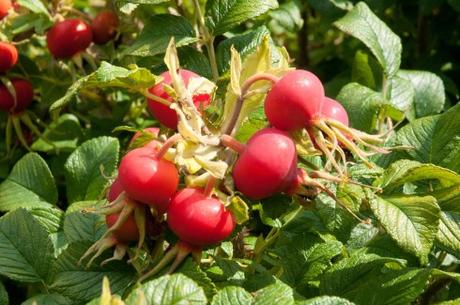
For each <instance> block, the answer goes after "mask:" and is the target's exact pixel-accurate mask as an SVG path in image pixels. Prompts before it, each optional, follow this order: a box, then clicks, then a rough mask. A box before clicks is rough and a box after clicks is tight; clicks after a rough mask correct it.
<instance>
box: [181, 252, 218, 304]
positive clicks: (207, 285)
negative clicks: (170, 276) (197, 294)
mask: <svg viewBox="0 0 460 305" xmlns="http://www.w3.org/2000/svg"><path fill="white" fill-rule="evenodd" d="M175 272H176V273H181V274H183V275H185V276H186V277H188V278H189V279H191V280H193V281H194V282H195V283H197V284H198V285H199V286H200V287H201V288H203V290H204V293H205V295H206V298H208V299H209V300H211V299H212V297H213V296H214V295H215V294H216V292H217V288H216V285H215V284H214V283H213V281H212V280H211V279H210V278H209V277H208V275H207V274H206V272H204V271H203V270H201V267H200V266H199V265H198V264H197V263H196V262H195V261H194V260H193V259H192V258H191V257H188V258H187V259H186V260H185V262H183V263H182V265H181V266H180V268H178V269H177V270H176V271H175Z"/></svg>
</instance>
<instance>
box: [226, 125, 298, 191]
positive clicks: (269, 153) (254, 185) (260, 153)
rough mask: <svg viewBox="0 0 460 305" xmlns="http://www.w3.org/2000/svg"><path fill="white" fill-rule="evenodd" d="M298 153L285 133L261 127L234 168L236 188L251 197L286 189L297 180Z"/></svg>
mask: <svg viewBox="0 0 460 305" xmlns="http://www.w3.org/2000/svg"><path fill="white" fill-rule="evenodd" d="M296 173H297V152H296V147H295V143H294V141H293V140H292V139H291V138H290V137H289V135H288V133H286V132H284V131H281V130H278V129H276V128H264V129H262V130H259V131H258V132H257V133H255V134H254V135H253V136H252V137H251V138H250V139H249V141H248V143H247V144H246V148H245V149H244V151H243V152H242V153H241V154H240V156H239V158H238V160H237V161H236V163H235V166H234V167H233V181H234V183H235V187H236V188H237V189H238V190H239V191H240V192H241V193H243V194H244V195H246V196H247V197H249V198H251V199H263V198H266V197H269V196H272V195H274V194H276V193H279V192H283V191H285V190H286V189H287V188H288V187H289V186H290V185H291V184H292V183H293V181H294V180H295V179H296Z"/></svg>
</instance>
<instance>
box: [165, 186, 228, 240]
mask: <svg viewBox="0 0 460 305" xmlns="http://www.w3.org/2000/svg"><path fill="white" fill-rule="evenodd" d="M168 225H169V228H170V229H171V230H172V231H173V232H174V233H175V234H176V235H177V236H178V237H179V239H180V240H181V241H185V242H187V243H189V244H191V245H193V246H209V245H213V244H216V243H219V242H221V241H223V240H225V239H226V238H227V237H229V236H230V234H231V233H232V232H233V230H234V229H235V220H234V219H233V215H232V213H231V212H229V211H227V210H226V209H225V207H224V205H223V204H222V203H221V202H220V201H219V200H218V199H216V198H211V197H206V196H205V195H204V194H203V193H202V192H201V191H200V190H197V189H190V188H186V189H183V190H182V191H180V192H179V193H178V194H177V195H176V196H174V198H173V200H172V201H171V204H170V205H169V208H168Z"/></svg>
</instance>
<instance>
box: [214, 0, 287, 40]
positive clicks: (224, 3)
mask: <svg viewBox="0 0 460 305" xmlns="http://www.w3.org/2000/svg"><path fill="white" fill-rule="evenodd" d="M277 7H278V2H277V1H276V0H254V1H245V0H209V1H207V2H206V25H207V26H208V28H209V29H210V31H211V33H212V34H213V35H214V36H217V35H221V34H223V33H225V32H228V31H229V30H231V29H233V28H234V27H236V26H237V25H239V24H240V23H242V22H245V21H247V20H250V19H253V18H255V17H257V16H259V15H262V14H264V13H266V12H267V11H268V10H270V9H274V8H277Z"/></svg>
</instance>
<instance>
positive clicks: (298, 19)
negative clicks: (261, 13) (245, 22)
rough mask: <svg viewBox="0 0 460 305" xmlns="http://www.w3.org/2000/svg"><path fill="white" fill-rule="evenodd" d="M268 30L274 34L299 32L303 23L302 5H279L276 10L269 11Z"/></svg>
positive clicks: (292, 2)
mask: <svg viewBox="0 0 460 305" xmlns="http://www.w3.org/2000/svg"><path fill="white" fill-rule="evenodd" d="M269 15H270V18H271V20H270V24H269V25H270V28H271V29H272V31H273V32H274V33H275V35H276V34H284V33H285V32H293V33H295V32H296V31H298V30H300V29H301V28H302V25H303V23H304V21H303V19H302V5H301V3H299V2H297V1H289V2H286V3H283V4H281V5H280V6H279V7H278V8H277V9H275V10H273V11H270V12H269Z"/></svg>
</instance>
